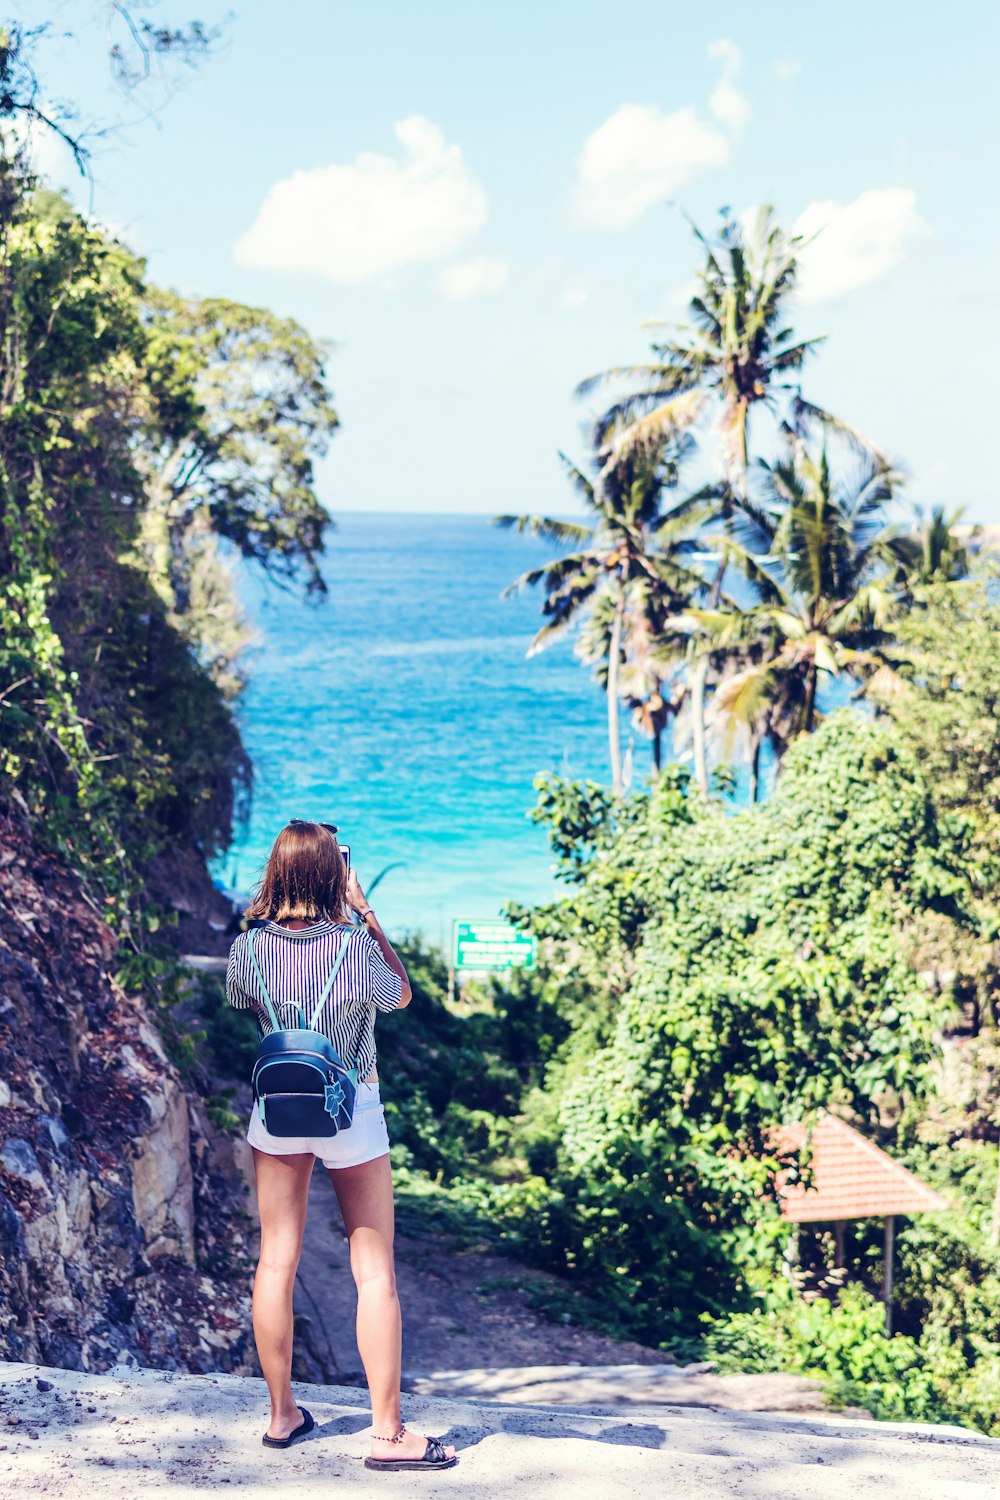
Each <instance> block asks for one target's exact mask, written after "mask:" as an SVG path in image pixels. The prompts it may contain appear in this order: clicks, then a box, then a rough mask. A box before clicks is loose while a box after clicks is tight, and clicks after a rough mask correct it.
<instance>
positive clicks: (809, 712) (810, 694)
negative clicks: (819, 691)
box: [805, 662, 818, 734]
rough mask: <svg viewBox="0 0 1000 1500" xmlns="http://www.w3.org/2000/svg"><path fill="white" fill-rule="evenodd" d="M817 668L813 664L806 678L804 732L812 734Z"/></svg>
mask: <svg viewBox="0 0 1000 1500" xmlns="http://www.w3.org/2000/svg"><path fill="white" fill-rule="evenodd" d="M817 676H818V668H817V666H816V663H815V662H813V663H812V664H811V666H810V668H809V676H808V677H807V678H806V708H805V731H806V734H812V731H813V725H814V724H815V722H816V678H817Z"/></svg>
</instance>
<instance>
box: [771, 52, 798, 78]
mask: <svg viewBox="0 0 1000 1500" xmlns="http://www.w3.org/2000/svg"><path fill="white" fill-rule="evenodd" d="M801 71H802V64H801V63H800V62H799V60H798V58H795V57H779V58H778V59H777V61H776V62H775V64H774V76H775V78H780V79H782V81H784V82H787V80H788V79H789V78H795V77H796V75H797V74H799V73H801Z"/></svg>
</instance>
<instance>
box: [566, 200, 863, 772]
mask: <svg viewBox="0 0 1000 1500" xmlns="http://www.w3.org/2000/svg"><path fill="white" fill-rule="evenodd" d="M691 228H692V230H693V232H694V235H695V237H696V239H697V240H698V242H699V244H700V245H701V246H702V248H703V250H704V252H705V263H704V265H703V267H702V269H701V271H700V272H699V274H698V282H699V287H698V290H697V292H696V294H695V295H694V296H693V297H692V299H691V302H690V315H691V321H690V323H689V324H687V325H682V326H681V327H679V328H678V329H677V330H676V331H675V333H674V335H673V337H671V338H669V339H666V340H664V341H663V342H661V343H655V344H654V345H653V353H654V355H655V359H654V360H653V362H652V363H650V364H645V365H633V366H627V367H619V368H615V369H611V370H607V371H605V372H604V373H603V374H601V375H598V376H594V377H592V378H591V379H589V380H585V381H583V382H582V384H581V385H580V386H579V387H578V394H579V395H581V396H586V395H588V394H590V392H592V391H593V390H594V389H595V388H597V387H599V386H604V385H606V384H609V383H613V384H620V383H621V382H623V381H624V382H627V383H629V384H631V385H632V386H633V387H634V389H633V390H631V391H630V392H629V393H628V394H626V395H625V396H623V397H621V398H620V399H618V400H616V401H615V402H614V403H613V404H612V406H611V407H609V409H608V410H607V411H606V412H605V413H604V415H603V416H602V417H601V418H600V419H599V420H598V422H597V426H596V431H595V435H596V444H597V446H598V447H599V448H600V449H601V450H602V452H603V453H604V454H605V455H606V462H612V463H613V462H616V461H617V460H618V459H619V458H620V457H621V456H622V455H623V454H626V453H630V452H632V451H634V450H636V449H641V448H642V447H644V446H645V445H646V444H648V443H654V444H655V443H656V442H659V441H662V439H663V437H664V435H666V434H670V433H676V432H678V431H683V430H685V429H687V428H688V427H690V426H691V425H692V424H694V423H696V422H698V421H700V420H702V419H704V418H705V417H706V416H710V417H714V419H715V425H716V428H717V431H718V432H719V434H720V436H721V439H722V444H723V455H724V461H725V471H726V481H727V482H726V484H725V485H723V486H720V487H719V490H718V492H717V498H718V500H719V505H720V509H719V517H718V518H719V519H720V520H721V521H722V522H723V524H724V525H726V526H727V527H728V526H729V524H730V522H731V520H732V518H733V516H734V514H735V512H736V511H737V510H738V509H739V508H741V507H743V506H745V505H746V504H747V489H748V486H747V474H748V470H749V464H750V426H751V417H752V414H753V413H754V412H755V411H756V410H757V409H763V410H765V411H767V412H769V413H771V414H772V415H777V414H778V413H779V411H780V409H781V408H782V407H784V408H785V412H784V415H785V417H786V419H788V420H789V421H790V422H791V424H792V425H793V426H794V427H795V428H796V430H799V431H804V430H806V429H807V428H809V427H811V426H812V425H814V424H815V423H822V424H827V425H829V426H832V427H834V428H835V429H837V430H839V431H843V432H845V433H846V434H847V435H848V436H850V437H853V438H854V439H855V440H857V441H858V442H863V439H860V437H859V435H858V434H855V433H852V432H851V431H850V429H847V428H845V427H844V426H843V424H840V423H838V422H836V420H835V419H834V418H832V417H831V416H830V415H829V413H827V412H825V411H823V410H822V409H821V408H819V407H816V406H813V405H812V404H810V403H809V402H806V401H805V400H804V399H803V398H802V395H801V391H800V390H799V385H798V378H797V377H798V373H799V371H800V370H801V368H802V366H803V364H804V363H805V360H806V358H807V357H808V355H809V354H810V353H811V352H812V351H813V350H814V349H815V348H816V346H817V345H818V344H819V343H821V342H822V338H811V339H805V340H799V339H797V338H796V336H795V334H794V332H793V330H792V328H791V326H790V324H789V322H788V314H787V308H786V305H787V301H788V298H789V295H790V294H791V293H792V292H793V291H794V288H795V279H796V253H797V251H798V249H799V247H800V245H801V243H802V241H801V238H800V237H799V236H797V235H793V236H791V237H789V236H787V235H786V234H785V233H784V232H783V231H782V230H781V228H780V227H779V226H778V224H777V222H776V220H775V217H774V212H773V210H772V209H771V208H770V207H768V206H765V207H763V208H761V209H760V210H759V211H758V213H757V215H756V218H755V220H754V222H753V224H752V225H751V226H750V227H749V229H747V228H745V227H744V226H743V225H742V224H741V223H740V222H739V220H737V219H736V218H734V217H733V215H732V214H731V213H730V212H729V211H728V210H723V222H722V228H721V231H720V233H719V236H718V238H717V239H716V240H715V241H714V242H712V241H710V240H709V239H708V238H707V237H706V236H705V235H704V234H703V233H702V231H701V230H700V229H699V228H698V227H697V225H695V224H693V223H692V224H691ZM823 337H825V335H824V336H823ZM725 571H726V559H725V557H722V558H721V559H720V561H719V563H718V565H717V568H716V572H715V576H714V579H713V582H712V598H711V601H710V602H711V605H712V607H717V605H718V603H719V597H720V595H721V591H722V585H723V580H724V577H725ZM708 669H709V656H708V655H707V654H706V653H704V652H700V653H697V654H696V655H695V658H694V663H693V667H692V672H691V698H692V705H691V706H692V727H693V736H694V759H695V777H696V780H697V781H698V783H699V785H700V786H701V788H702V790H703V791H704V790H705V789H706V787H707V780H708V768H707V761H706V755H705V744H704V702H705V690H706V685H707V678H708Z"/></svg>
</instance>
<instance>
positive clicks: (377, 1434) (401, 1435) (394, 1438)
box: [372, 1422, 406, 1443]
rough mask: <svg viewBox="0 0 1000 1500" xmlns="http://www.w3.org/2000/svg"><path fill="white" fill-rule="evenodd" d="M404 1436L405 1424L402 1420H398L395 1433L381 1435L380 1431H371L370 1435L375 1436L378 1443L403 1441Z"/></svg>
mask: <svg viewBox="0 0 1000 1500" xmlns="http://www.w3.org/2000/svg"><path fill="white" fill-rule="evenodd" d="M405 1436H406V1424H405V1423H403V1422H400V1424H399V1431H398V1432H397V1433H395V1434H394V1435H393V1436H392V1437H383V1436H382V1434H381V1433H380V1432H373V1433H372V1437H373V1438H376V1439H377V1440H378V1442H380V1443H401V1442H402V1441H403V1439H404V1437H405Z"/></svg>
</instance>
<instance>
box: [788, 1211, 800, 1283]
mask: <svg viewBox="0 0 1000 1500" xmlns="http://www.w3.org/2000/svg"><path fill="white" fill-rule="evenodd" d="M798 1268H799V1226H798V1225H797V1224H793V1225H792V1232H791V1234H790V1235H789V1236H788V1244H787V1245H786V1246H785V1275H786V1276H787V1277H788V1279H789V1281H791V1282H793V1283H794V1281H795V1273H796V1271H797V1270H798Z"/></svg>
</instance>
